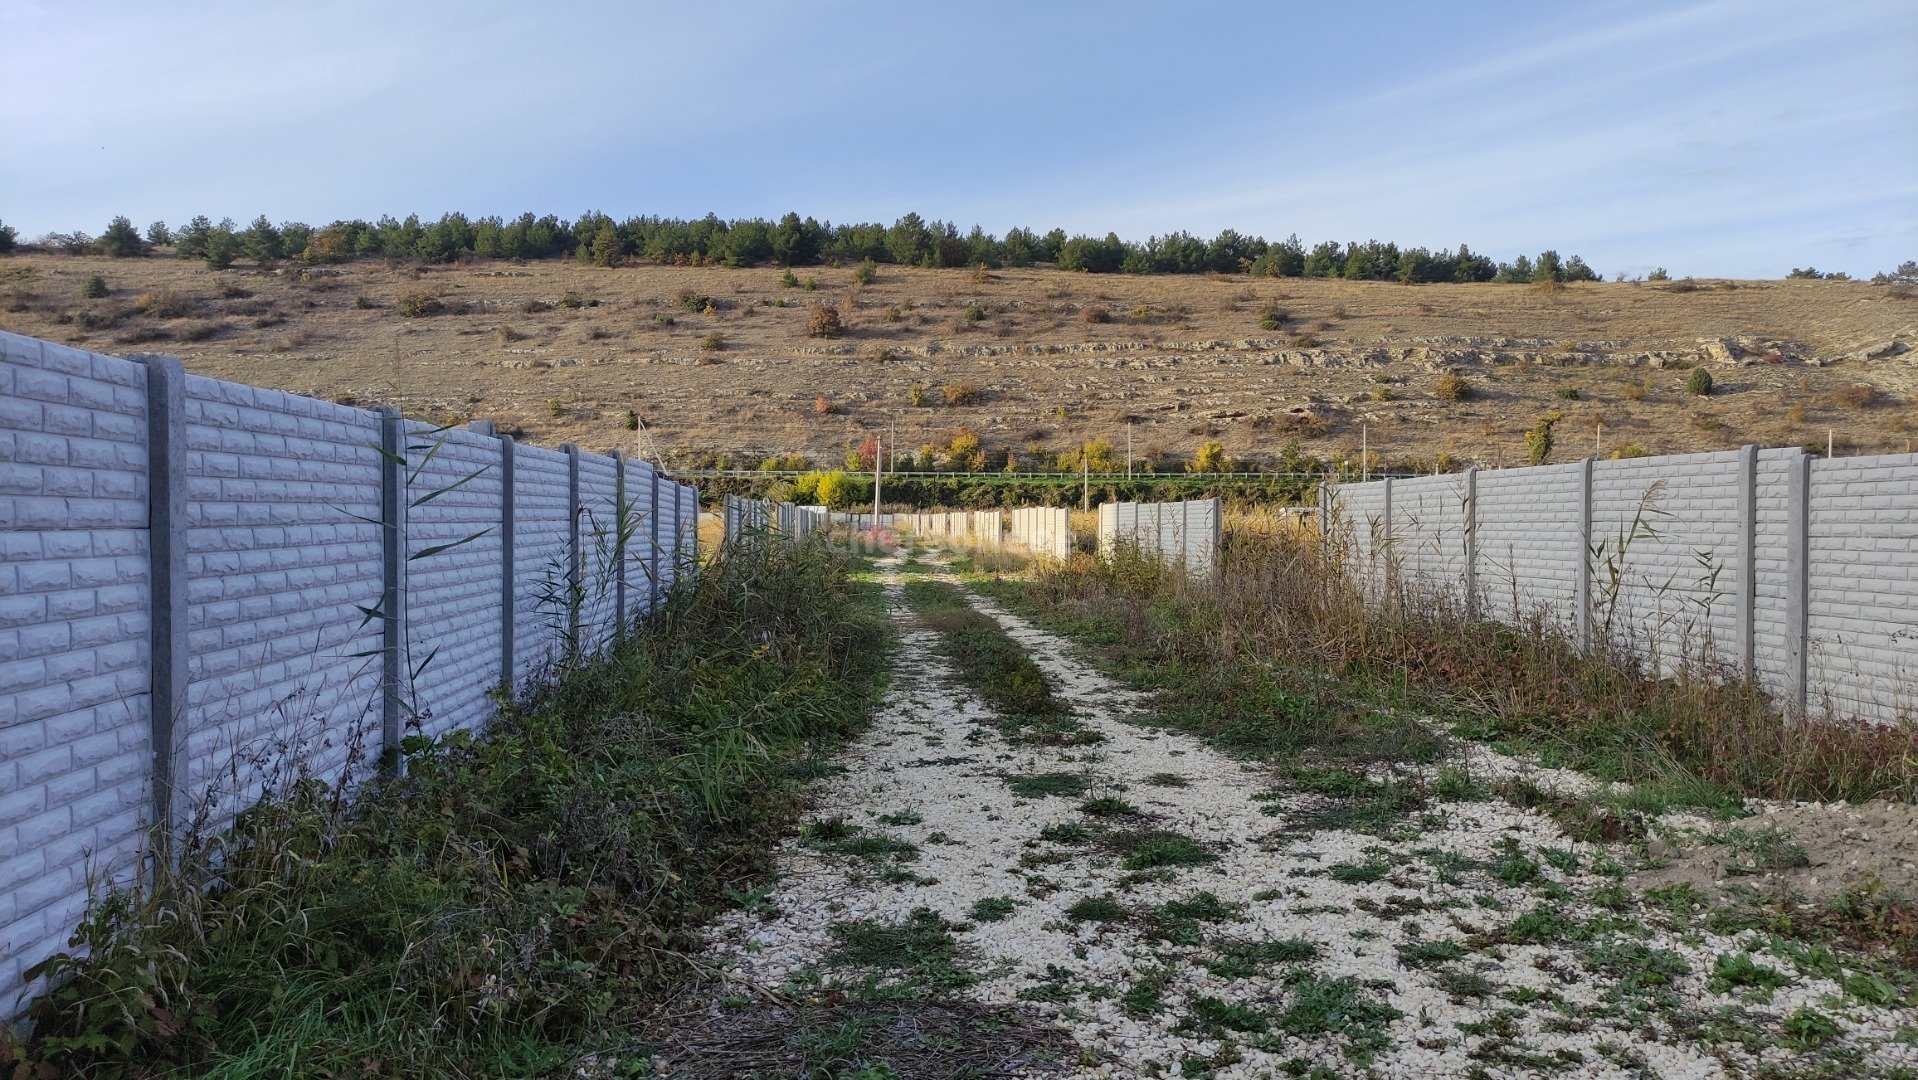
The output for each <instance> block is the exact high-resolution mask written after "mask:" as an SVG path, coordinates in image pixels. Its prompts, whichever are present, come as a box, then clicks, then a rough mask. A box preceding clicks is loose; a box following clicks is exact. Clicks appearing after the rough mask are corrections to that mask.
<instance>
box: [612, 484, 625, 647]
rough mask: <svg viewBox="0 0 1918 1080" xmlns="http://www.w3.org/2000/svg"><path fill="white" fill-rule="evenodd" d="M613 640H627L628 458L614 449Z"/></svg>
mask: <svg viewBox="0 0 1918 1080" xmlns="http://www.w3.org/2000/svg"><path fill="white" fill-rule="evenodd" d="M613 640H614V641H624V640H626V458H625V455H623V454H621V453H620V452H619V451H618V450H615V451H613Z"/></svg>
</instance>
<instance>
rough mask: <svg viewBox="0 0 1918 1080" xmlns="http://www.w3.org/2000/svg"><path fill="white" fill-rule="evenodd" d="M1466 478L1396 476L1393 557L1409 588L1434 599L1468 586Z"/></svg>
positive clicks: (1408, 589) (1409, 591) (1420, 595)
mask: <svg viewBox="0 0 1918 1080" xmlns="http://www.w3.org/2000/svg"><path fill="white" fill-rule="evenodd" d="M1465 511H1466V506H1465V477H1464V476H1463V475H1445V476H1418V477H1407V478H1405V479H1400V480H1394V481H1392V534H1393V536H1394V537H1396V538H1402V539H1397V540H1395V543H1394V545H1393V557H1394V558H1395V559H1396V560H1397V561H1398V566H1399V575H1400V580H1401V582H1402V584H1403V585H1404V587H1405V589H1406V591H1407V592H1408V593H1409V594H1410V595H1412V596H1415V597H1420V598H1432V599H1436V598H1439V597H1445V596H1458V595H1461V594H1462V593H1463V591H1464V589H1465V528H1466V522H1467V515H1466V512H1465Z"/></svg>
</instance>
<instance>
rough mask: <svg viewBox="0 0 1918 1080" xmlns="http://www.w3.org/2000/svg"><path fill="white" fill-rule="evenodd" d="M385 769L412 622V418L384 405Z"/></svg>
mask: <svg viewBox="0 0 1918 1080" xmlns="http://www.w3.org/2000/svg"><path fill="white" fill-rule="evenodd" d="M380 450H381V454H380V577H381V585H382V588H381V590H380V631H381V636H380V670H381V675H380V772H381V774H382V775H385V776H393V775H396V774H397V773H398V772H399V764H400V693H401V691H402V689H403V682H404V680H403V678H402V672H401V665H402V659H403V658H402V656H401V652H402V649H403V648H404V639H405V633H404V631H405V625H406V610H405V605H406V583H405V580H404V575H405V573H406V420H405V418H403V417H402V416H400V411H399V410H398V409H395V408H393V407H391V406H387V407H385V408H382V409H381V410H380Z"/></svg>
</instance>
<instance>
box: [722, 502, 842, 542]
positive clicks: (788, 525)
mask: <svg viewBox="0 0 1918 1080" xmlns="http://www.w3.org/2000/svg"><path fill="white" fill-rule="evenodd" d="M719 517H720V523H721V525H722V527H723V535H724V537H725V541H724V542H725V543H726V544H728V545H731V544H736V543H744V542H747V541H753V540H764V539H766V538H768V537H774V538H778V539H781V540H785V541H788V542H792V541H798V540H804V539H805V538H806V537H808V536H810V535H812V532H813V530H814V529H816V528H818V527H819V526H821V525H823V524H824V523H825V520H826V512H825V511H824V510H823V509H821V508H819V507H816V506H794V505H793V504H792V503H785V502H778V503H776V502H773V501H771V500H769V499H749V498H746V497H745V496H743V495H728V496H726V497H725V501H724V502H723V503H722V504H721V505H720V512H719Z"/></svg>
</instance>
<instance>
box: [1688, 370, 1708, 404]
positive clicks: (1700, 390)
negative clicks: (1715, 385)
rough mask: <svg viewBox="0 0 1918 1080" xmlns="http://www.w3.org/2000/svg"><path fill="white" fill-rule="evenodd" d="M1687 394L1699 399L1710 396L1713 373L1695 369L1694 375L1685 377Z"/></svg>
mask: <svg viewBox="0 0 1918 1080" xmlns="http://www.w3.org/2000/svg"><path fill="white" fill-rule="evenodd" d="M1685 392H1686V393H1687V394H1695V395H1697V396H1699V397H1704V396H1706V395H1707V394H1710V393H1711V392H1712V373H1711V372H1709V371H1707V370H1705V369H1704V368H1702V367H1696V368H1693V369H1692V373H1691V374H1690V375H1687V376H1685Z"/></svg>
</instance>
